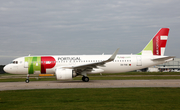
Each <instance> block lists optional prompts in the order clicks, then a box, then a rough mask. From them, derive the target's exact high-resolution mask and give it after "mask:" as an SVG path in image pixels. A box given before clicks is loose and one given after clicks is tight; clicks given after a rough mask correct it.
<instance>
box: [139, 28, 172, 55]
mask: <svg viewBox="0 0 180 110" xmlns="http://www.w3.org/2000/svg"><path fill="white" fill-rule="evenodd" d="M168 34H169V28H161V29H160V30H159V31H158V33H157V34H156V35H155V36H154V37H153V38H152V39H151V41H150V42H149V43H148V44H147V45H146V47H145V48H144V49H143V50H142V51H141V52H140V53H138V55H161V56H163V55H164V52H165V47H166V42H167V38H168Z"/></svg>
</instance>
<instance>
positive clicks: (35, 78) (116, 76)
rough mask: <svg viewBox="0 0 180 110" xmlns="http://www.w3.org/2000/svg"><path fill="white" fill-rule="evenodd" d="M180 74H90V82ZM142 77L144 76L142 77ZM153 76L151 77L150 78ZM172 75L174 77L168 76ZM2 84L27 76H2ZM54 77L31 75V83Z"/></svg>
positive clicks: (18, 80)
mask: <svg viewBox="0 0 180 110" xmlns="http://www.w3.org/2000/svg"><path fill="white" fill-rule="evenodd" d="M179 74H180V73H176V72H165V73H163V72H153V73H150V72H127V73H117V74H102V76H101V75H99V74H88V77H89V78H90V80H152V79H180V76H173V75H179ZM141 75H142V76H141ZM149 75H151V76H149ZM166 75H172V76H166ZM81 77H82V76H78V77H75V78H73V80H81ZM0 78H1V79H0V82H22V81H25V79H26V75H9V74H5V75H0ZM55 80H56V78H55V76H54V77H38V75H30V81H55Z"/></svg>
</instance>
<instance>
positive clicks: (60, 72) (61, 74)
mask: <svg viewBox="0 0 180 110" xmlns="http://www.w3.org/2000/svg"><path fill="white" fill-rule="evenodd" d="M55 74H56V79H57V80H59V79H72V78H73V77H76V73H75V71H73V70H72V69H62V68H59V69H56V72H55Z"/></svg>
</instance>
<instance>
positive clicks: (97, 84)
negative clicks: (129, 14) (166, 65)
mask: <svg viewBox="0 0 180 110" xmlns="http://www.w3.org/2000/svg"><path fill="white" fill-rule="evenodd" d="M129 87H180V79H178V80H90V81H89V82H82V81H80V80H79V81H78V80H73V81H31V82H29V83H25V82H0V91H4V90H28V89H65V88H129Z"/></svg>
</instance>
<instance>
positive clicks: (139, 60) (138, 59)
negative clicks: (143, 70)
mask: <svg viewBox="0 0 180 110" xmlns="http://www.w3.org/2000/svg"><path fill="white" fill-rule="evenodd" d="M136 59H137V65H136V66H142V58H141V56H137V57H136Z"/></svg>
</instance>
